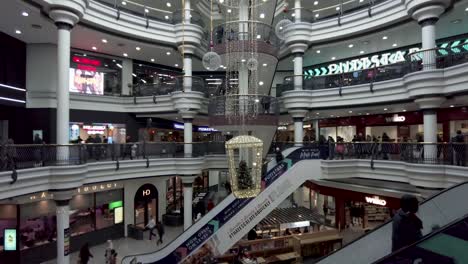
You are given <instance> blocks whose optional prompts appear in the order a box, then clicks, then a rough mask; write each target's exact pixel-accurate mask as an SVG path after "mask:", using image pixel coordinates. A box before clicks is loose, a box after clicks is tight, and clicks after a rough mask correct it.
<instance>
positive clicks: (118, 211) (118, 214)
mask: <svg viewBox="0 0 468 264" xmlns="http://www.w3.org/2000/svg"><path fill="white" fill-rule="evenodd" d="M122 222H123V207H117V208H114V224H120V223H122Z"/></svg>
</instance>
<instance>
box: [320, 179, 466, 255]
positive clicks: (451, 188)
mask: <svg viewBox="0 0 468 264" xmlns="http://www.w3.org/2000/svg"><path fill="white" fill-rule="evenodd" d="M463 185H468V181H466V182H462V183H459V184H456V185H453V186H451V187H449V188H446V189H444V190H442V191H440V192H438V193H436V194H433V195H431V196H430V197H429V198H427V199H426V200H424V201H421V202H420V203H419V204H420V205H424V204H426V203H428V202H430V201H431V200H433V199H434V198H436V197H438V196H440V195H442V194H445V193H447V192H449V191H452V190H454V189H456V188H459V187H460V186H463ZM392 221H393V220H392V219H389V220H387V221H386V222H385V223H383V224H381V225H379V226H377V227H376V228H374V229H372V230H371V231H369V232H367V233H365V234H364V235H362V236H360V237H358V238H356V239H355V240H353V241H351V242H349V243H348V244H346V245H344V246H343V247H341V248H340V249H338V250H335V251H333V252H331V253H330V254H328V255H326V256H323V257H321V258H319V259H318V260H317V261H316V262H315V263H319V262H320V261H321V260H323V259H326V258H327V257H329V256H331V255H334V254H337V253H338V252H340V251H341V250H342V249H344V248H347V247H349V246H350V245H353V244H354V243H356V242H357V241H359V240H361V239H363V238H364V237H366V236H368V235H370V234H373V233H375V232H377V231H378V230H380V229H382V228H383V227H385V226H386V225H388V224H390V223H391V222H392Z"/></svg>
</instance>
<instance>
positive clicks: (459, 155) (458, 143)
mask: <svg viewBox="0 0 468 264" xmlns="http://www.w3.org/2000/svg"><path fill="white" fill-rule="evenodd" d="M453 141H454V142H455V144H454V148H455V159H456V163H455V165H457V166H465V156H466V147H465V144H464V143H465V138H464V136H463V134H462V132H461V130H458V131H457V135H456V136H455V137H454V140H453Z"/></svg>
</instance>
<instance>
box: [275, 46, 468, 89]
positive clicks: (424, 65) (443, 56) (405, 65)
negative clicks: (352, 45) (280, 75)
mask: <svg viewBox="0 0 468 264" xmlns="http://www.w3.org/2000/svg"><path fill="white" fill-rule="evenodd" d="M405 58H406V61H405V62H401V63H395V64H390V65H386V66H381V67H373V68H369V69H365V70H359V71H352V72H346V73H340V74H330V75H322V76H311V75H293V76H287V77H285V78H284V81H283V84H280V85H277V96H278V97H279V96H281V95H282V93H283V92H285V91H292V90H294V89H295V88H297V89H302V90H321V89H331V88H339V95H340V96H341V93H342V88H343V87H347V86H353V85H362V84H369V91H370V92H373V88H374V83H375V82H381V81H386V80H392V79H397V78H402V77H403V76H405V75H406V74H408V73H412V72H417V71H422V70H434V69H443V68H447V67H451V66H455V65H459V64H462V63H466V62H468V44H463V45H459V46H456V47H451V48H450V49H447V48H436V49H429V50H420V51H417V52H413V53H410V54H408V55H406V56H405ZM298 80H299V81H298Z"/></svg>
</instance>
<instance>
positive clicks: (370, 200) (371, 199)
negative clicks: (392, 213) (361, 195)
mask: <svg viewBox="0 0 468 264" xmlns="http://www.w3.org/2000/svg"><path fill="white" fill-rule="evenodd" d="M366 202H367V203H370V204H376V205H381V206H385V205H387V201H385V200H384V199H380V198H379V197H378V196H374V197H368V196H366Z"/></svg>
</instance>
